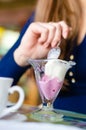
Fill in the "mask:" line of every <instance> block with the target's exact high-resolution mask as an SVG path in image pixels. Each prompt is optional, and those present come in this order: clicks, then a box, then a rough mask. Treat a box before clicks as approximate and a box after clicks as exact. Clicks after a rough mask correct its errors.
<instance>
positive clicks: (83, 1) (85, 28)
mask: <svg viewBox="0 0 86 130" xmlns="http://www.w3.org/2000/svg"><path fill="white" fill-rule="evenodd" d="M79 1H80V5H81V8H82V16H80V19H81V22H80V23H81V24H80V29H79V37H78V44H80V43H81V42H82V40H83V38H84V36H85V34H86V0H79Z"/></svg>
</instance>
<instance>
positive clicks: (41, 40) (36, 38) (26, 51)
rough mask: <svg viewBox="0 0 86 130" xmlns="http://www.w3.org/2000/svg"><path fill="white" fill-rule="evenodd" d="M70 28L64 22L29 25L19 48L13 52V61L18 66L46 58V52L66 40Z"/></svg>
mask: <svg viewBox="0 0 86 130" xmlns="http://www.w3.org/2000/svg"><path fill="white" fill-rule="evenodd" d="M69 32H70V27H69V26H68V25H67V24H66V23H65V22H64V21H61V22H57V23H55V22H50V23H41V22H34V23H32V24H30V26H29V27H28V29H27V31H26V32H25V34H24V36H23V38H22V40H21V43H20V45H19V47H18V48H17V49H16V50H15V52H14V59H15V61H16V63H17V64H18V65H20V66H25V65H27V60H28V59H29V58H32V59H40V58H44V57H46V56H47V54H48V51H49V50H50V49H51V48H54V47H56V46H57V45H58V43H59V42H60V41H61V38H64V39H66V38H67V36H68V34H69Z"/></svg>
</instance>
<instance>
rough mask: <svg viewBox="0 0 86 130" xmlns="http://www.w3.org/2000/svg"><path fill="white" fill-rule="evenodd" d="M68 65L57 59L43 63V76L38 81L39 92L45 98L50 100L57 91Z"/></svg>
mask: <svg viewBox="0 0 86 130" xmlns="http://www.w3.org/2000/svg"><path fill="white" fill-rule="evenodd" d="M67 69H68V65H66V63H65V62H62V61H59V60H50V61H48V62H47V63H46V65H45V71H44V76H43V78H42V79H41V80H40V81H39V86H40V89H41V92H42V93H43V95H44V97H45V98H46V99H47V100H52V99H53V98H55V97H56V96H57V94H58V93H59V91H60V89H61V87H62V84H63V81H64V77H65V74H66V72H67Z"/></svg>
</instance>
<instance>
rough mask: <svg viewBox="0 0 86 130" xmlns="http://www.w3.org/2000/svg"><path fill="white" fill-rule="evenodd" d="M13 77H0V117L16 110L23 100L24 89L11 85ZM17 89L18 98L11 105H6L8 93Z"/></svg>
mask: <svg viewBox="0 0 86 130" xmlns="http://www.w3.org/2000/svg"><path fill="white" fill-rule="evenodd" d="M12 83H13V78H6V77H0V117H2V116H4V115H6V114H8V113H10V112H14V111H16V110H18V109H19V108H20V107H21V106H22V104H23V101H24V91H23V89H22V88H21V87H20V86H11V85H12ZM14 91H17V92H18V93H19V99H18V101H17V103H15V104H14V105H13V106H11V107H7V103H8V94H9V93H10V94H12V93H14Z"/></svg>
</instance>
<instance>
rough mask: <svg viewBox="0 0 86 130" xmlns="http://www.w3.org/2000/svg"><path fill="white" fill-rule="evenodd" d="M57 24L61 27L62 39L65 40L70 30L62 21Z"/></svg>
mask: <svg viewBox="0 0 86 130" xmlns="http://www.w3.org/2000/svg"><path fill="white" fill-rule="evenodd" d="M59 24H60V25H61V28H62V37H63V38H64V39H66V38H67V37H68V34H69V33H70V31H71V30H72V28H71V27H69V26H68V25H67V24H66V23H65V22H64V21H61V22H59Z"/></svg>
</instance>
